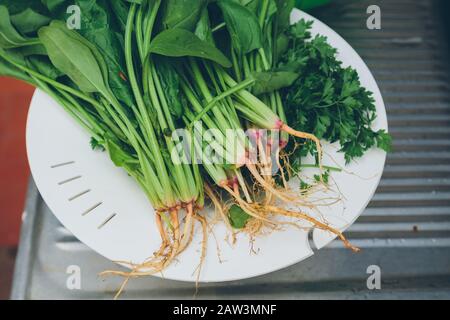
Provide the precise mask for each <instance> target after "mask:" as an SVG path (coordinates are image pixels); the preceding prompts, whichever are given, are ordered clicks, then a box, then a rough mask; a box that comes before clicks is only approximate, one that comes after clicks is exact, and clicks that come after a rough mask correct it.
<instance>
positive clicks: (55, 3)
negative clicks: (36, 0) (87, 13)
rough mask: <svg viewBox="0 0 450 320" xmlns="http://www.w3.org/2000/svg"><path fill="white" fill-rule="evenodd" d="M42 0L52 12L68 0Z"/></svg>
mask: <svg viewBox="0 0 450 320" xmlns="http://www.w3.org/2000/svg"><path fill="white" fill-rule="evenodd" d="M41 2H42V4H43V5H44V6H46V7H47V9H48V10H49V11H50V12H55V11H57V10H59V9H60V8H61V7H62V5H63V4H64V2H66V0H41Z"/></svg>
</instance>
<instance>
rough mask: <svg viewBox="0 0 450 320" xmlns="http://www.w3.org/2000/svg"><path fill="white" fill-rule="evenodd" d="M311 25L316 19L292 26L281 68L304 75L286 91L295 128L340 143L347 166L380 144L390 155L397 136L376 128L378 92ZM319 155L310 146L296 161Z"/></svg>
mask: <svg viewBox="0 0 450 320" xmlns="http://www.w3.org/2000/svg"><path fill="white" fill-rule="evenodd" d="M311 25H312V21H305V20H303V19H302V20H301V21H299V22H298V23H297V24H295V25H293V26H291V27H290V29H289V30H288V31H287V33H286V44H287V47H288V48H289V49H287V50H286V51H285V52H284V54H283V55H282V56H281V59H280V62H279V65H278V69H280V70H290V71H295V72H297V73H298V74H300V77H299V78H298V79H297V80H296V81H295V82H294V83H293V84H292V85H291V86H290V87H288V88H285V89H284V90H283V91H282V94H283V101H284V103H285V111H286V116H287V119H289V120H288V121H289V125H290V126H291V127H293V128H295V129H296V130H300V131H304V132H311V133H313V134H314V135H315V136H317V137H318V138H320V139H324V140H327V141H330V142H337V141H338V142H339V143H340V145H341V149H340V151H341V152H343V153H344V154H345V160H346V162H347V163H348V162H350V161H351V160H353V159H354V158H358V157H361V156H362V155H363V154H364V153H365V151H367V150H368V149H370V148H372V147H374V146H376V147H378V148H381V149H383V150H385V151H388V150H389V149H390V148H391V136H390V135H389V134H388V133H387V132H386V131H385V130H378V131H374V130H372V124H373V122H374V120H375V119H376V108H375V105H374V99H373V96H372V92H369V91H367V90H366V89H365V88H364V87H362V86H361V83H360V81H359V77H358V74H357V72H356V71H355V70H354V69H352V68H350V67H347V68H344V67H343V66H342V64H341V62H340V61H338V60H337V58H336V54H337V50H336V49H335V48H333V47H332V46H331V45H329V44H328V43H327V38H326V37H324V36H320V35H317V36H315V37H312V36H311V33H310V29H311ZM290 147H291V148H293V146H292V144H291V145H290ZM314 151H315V146H314V144H312V143H306V144H304V145H303V146H302V147H301V148H299V149H297V150H296V152H295V153H294V155H293V157H294V159H299V158H300V156H304V155H306V154H307V153H309V152H311V153H313V152H314Z"/></svg>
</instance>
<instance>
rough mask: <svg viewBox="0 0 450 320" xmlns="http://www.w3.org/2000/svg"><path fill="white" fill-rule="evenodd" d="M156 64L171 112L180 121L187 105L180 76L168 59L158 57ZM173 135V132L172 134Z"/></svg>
mask: <svg viewBox="0 0 450 320" xmlns="http://www.w3.org/2000/svg"><path fill="white" fill-rule="evenodd" d="M155 63H156V69H157V72H158V77H159V79H160V81H161V86H162V89H163V91H164V96H165V98H166V100H167V103H168V105H169V108H170V112H171V113H172V115H174V116H175V118H176V119H179V118H180V117H181V116H182V115H183V104H184V103H186V102H185V101H184V100H183V95H182V94H181V89H180V76H179V75H178V73H177V71H176V70H175V68H174V67H173V65H172V64H171V63H170V61H168V58H165V57H158V59H156V60H155ZM171 135H172V132H170V136H171Z"/></svg>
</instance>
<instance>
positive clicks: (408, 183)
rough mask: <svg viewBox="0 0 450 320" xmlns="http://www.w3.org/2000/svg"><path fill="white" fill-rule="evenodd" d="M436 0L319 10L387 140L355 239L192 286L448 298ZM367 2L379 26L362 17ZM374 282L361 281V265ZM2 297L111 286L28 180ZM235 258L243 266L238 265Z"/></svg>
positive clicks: (449, 126)
mask: <svg viewBox="0 0 450 320" xmlns="http://www.w3.org/2000/svg"><path fill="white" fill-rule="evenodd" d="M436 3H437V1H432V0H431V1H424V0H422V1H416V0H382V1H376V0H367V1H363V0H361V1H355V0H340V1H337V0H335V1H334V2H333V5H332V6H331V7H329V8H327V9H321V11H320V12H319V15H317V14H316V15H317V16H318V18H320V19H321V20H322V21H324V22H326V23H327V24H328V25H330V26H331V27H332V28H333V29H334V30H336V31H337V32H338V33H340V34H341V35H342V36H343V37H344V38H345V39H346V40H347V41H348V42H349V43H350V44H351V45H352V46H353V47H354V48H355V49H356V50H357V51H358V52H359V53H360V55H361V56H362V58H363V59H364V60H365V62H366V63H367V64H368V66H369V68H370V69H371V71H372V72H373V74H374V76H375V78H376V80H377V82H378V84H379V86H380V89H381V91H382V93H383V97H384V100H385V103H386V108H387V113H388V120H389V125H390V132H391V133H392V135H393V137H394V150H393V152H392V153H390V154H389V155H388V158H387V164H386V168H385V172H384V174H383V177H382V180H381V183H380V186H379V188H378V191H377V193H376V195H375V197H374V199H373V201H372V202H371V203H370V205H369V207H368V208H367V210H366V211H365V213H364V214H363V215H362V216H361V217H360V218H359V219H358V220H357V222H356V223H355V224H354V225H352V226H351V228H350V229H349V230H348V232H347V235H348V237H349V238H350V239H351V240H352V241H353V242H354V244H356V245H358V246H360V247H361V248H362V249H363V250H362V252H361V253H360V254H357V255H355V254H352V253H351V252H350V251H349V250H346V249H344V248H342V244H341V243H340V242H338V241H335V242H333V243H332V244H331V245H330V246H328V247H327V248H325V249H322V250H319V251H316V253H315V255H314V256H313V257H311V258H309V259H307V260H305V261H303V262H301V263H299V264H297V265H294V266H291V267H289V268H287V269H284V270H281V271H278V272H274V273H271V274H268V275H265V276H262V277H257V278H253V279H248V280H245V281H234V282H227V283H212V284H202V285H201V287H200V291H199V296H198V297H199V298H210V299H212V298H237V299H239V298H242V299H250V298H275V299H278V298H280V299H281V298H289V299H293V298H332V299H333V298H338V299H346V298H358V299H370V298H450V143H449V137H450V95H449V90H448V89H449V84H450V81H449V73H448V71H449V69H448V61H449V60H448V58H449V54H448V50H447V47H446V44H445V40H444V37H443V35H442V33H441V29H442V26H441V19H440V17H439V16H438V15H437V9H436ZM372 4H377V5H379V6H380V8H381V11H382V30H379V31H377V30H368V29H367V28H366V19H367V14H366V9H367V7H368V6H369V5H372ZM72 264H75V265H78V266H80V268H81V270H82V276H83V278H82V287H83V288H82V289H83V290H80V291H78V290H68V289H66V285H65V284H66V280H67V274H66V268H67V266H68V265H72ZM374 264H375V265H378V266H380V268H381V271H382V290H379V291H369V290H368V289H367V287H366V280H367V273H366V269H367V267H368V266H369V265H374ZM16 266H17V267H16V275H15V281H14V291H13V295H12V296H13V298H19V299H23V298H57V299H62V298H84V299H93V298H111V297H112V296H113V294H114V292H115V291H116V290H117V288H118V286H119V285H120V281H119V280H117V279H107V280H106V281H101V280H100V279H99V278H98V277H97V274H98V273H99V272H100V271H103V270H105V269H111V268H114V267H115V266H114V265H113V264H112V263H111V262H109V261H106V260H105V259H104V258H102V257H100V256H99V255H98V254H96V253H94V252H93V251H91V250H89V249H88V248H87V247H86V246H84V245H83V244H81V243H80V242H78V241H77V240H76V239H75V238H74V237H73V236H72V235H71V234H70V232H68V231H67V230H66V229H64V228H63V227H61V225H60V224H59V223H58V222H57V221H56V219H55V218H54V216H53V215H52V214H51V212H50V211H49V209H48V208H47V207H46V206H45V204H44V203H43V202H42V199H41V198H40V196H38V194H37V190H36V188H35V186H34V184H33V183H31V186H30V191H29V194H28V201H27V214H26V216H25V220H24V226H23V230H22V241H21V245H20V249H19V256H18V259H17V264H16ZM245 267H246V266H243V268H245ZM193 295H194V288H193V285H192V284H190V283H181V282H177V281H168V280H161V279H157V278H152V277H150V278H145V279H139V280H136V281H131V282H130V283H129V285H128V287H127V292H126V294H125V295H124V296H123V297H124V298H149V299H153V298H159V299H176V298H187V299H190V298H193Z"/></svg>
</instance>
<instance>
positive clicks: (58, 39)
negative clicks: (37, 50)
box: [38, 23, 109, 96]
mask: <svg viewBox="0 0 450 320" xmlns="http://www.w3.org/2000/svg"><path fill="white" fill-rule="evenodd" d="M70 34H73V36H71V35H70ZM38 35H39V39H40V40H41V42H42V44H43V45H44V46H45V48H46V50H47V53H48V56H49V58H50V60H51V62H52V63H53V65H54V66H55V67H56V68H58V69H59V70H60V71H61V72H63V73H64V74H66V75H67V76H68V77H69V78H70V79H71V80H72V81H73V82H74V83H75V84H76V85H77V86H78V87H79V88H80V89H81V90H82V91H84V92H88V93H91V92H100V93H102V94H103V95H105V96H108V95H109V90H108V88H107V84H106V83H105V79H104V71H102V68H101V67H100V66H99V61H98V60H97V59H98V58H99V57H96V56H95V55H94V53H93V52H92V50H91V48H89V46H87V45H86V44H84V43H83V42H82V41H80V40H79V39H77V37H79V36H76V32H75V31H71V30H68V29H67V28H66V26H65V25H64V23H51V24H50V26H48V27H42V28H41V29H40V30H39V32H38ZM102 64H104V62H103V63H102Z"/></svg>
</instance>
